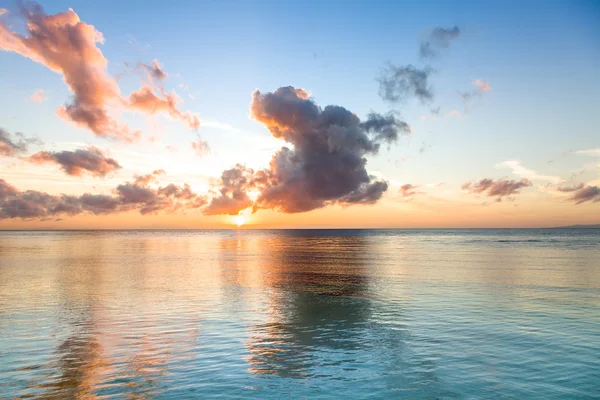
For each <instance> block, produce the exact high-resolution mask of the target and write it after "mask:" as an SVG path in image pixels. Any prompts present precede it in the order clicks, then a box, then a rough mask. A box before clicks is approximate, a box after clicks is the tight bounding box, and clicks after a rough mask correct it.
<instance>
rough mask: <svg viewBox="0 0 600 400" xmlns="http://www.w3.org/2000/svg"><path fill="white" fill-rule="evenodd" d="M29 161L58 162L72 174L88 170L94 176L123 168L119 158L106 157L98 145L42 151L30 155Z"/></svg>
mask: <svg viewBox="0 0 600 400" xmlns="http://www.w3.org/2000/svg"><path fill="white" fill-rule="evenodd" d="M29 161H30V162H32V163H34V164H46V163H53V164H57V165H59V166H60V168H61V169H62V170H63V171H64V172H65V173H66V174H67V175H71V176H82V175H83V174H84V173H85V172H88V173H90V174H91V175H93V176H98V177H103V176H105V175H106V174H108V173H111V172H114V171H116V170H118V169H120V168H121V166H120V165H119V163H118V162H117V160H115V159H113V158H110V157H106V156H105V155H104V153H103V152H102V151H101V150H100V149H98V148H97V147H89V148H87V149H78V150H75V151H68V150H65V151H59V152H50V151H40V152H37V153H35V154H33V155H32V156H31V157H29Z"/></svg>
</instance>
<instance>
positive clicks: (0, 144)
mask: <svg viewBox="0 0 600 400" xmlns="http://www.w3.org/2000/svg"><path fill="white" fill-rule="evenodd" d="M39 143H40V141H39V140H38V139H33V138H26V137H25V135H23V134H22V133H20V132H17V133H15V134H10V133H8V132H7V131H6V130H4V129H2V128H0V156H9V157H13V156H17V155H19V154H22V153H25V152H26V151H27V148H28V146H29V145H30V144H39Z"/></svg>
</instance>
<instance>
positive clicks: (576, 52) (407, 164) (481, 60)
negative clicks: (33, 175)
mask: <svg viewBox="0 0 600 400" xmlns="http://www.w3.org/2000/svg"><path fill="white" fill-rule="evenodd" d="M41 4H42V5H43V6H44V9H45V11H46V13H48V14H54V13H58V12H63V11H65V10H66V9H68V8H73V9H74V10H75V12H76V13H77V14H78V15H79V17H80V18H81V20H82V21H85V22H86V23H88V24H91V25H94V27H95V28H96V29H97V30H99V31H100V32H102V34H103V36H104V39H105V41H104V44H103V45H100V46H99V47H100V49H101V50H102V52H103V54H104V56H105V57H106V58H107V59H108V60H109V68H108V71H109V73H110V74H111V75H113V76H119V75H120V74H122V73H123V72H125V71H126V70H127V68H126V67H125V65H124V63H125V62H127V63H129V64H130V65H135V64H136V63H137V62H139V61H142V62H150V61H151V60H153V59H158V60H159V61H160V62H161V64H162V65H163V67H164V69H165V70H166V71H168V73H169V78H168V80H167V83H166V87H167V88H168V89H169V90H170V89H175V90H177V92H178V94H179V96H180V97H181V98H182V99H184V100H185V102H184V104H183V106H182V108H184V109H185V110H189V111H191V112H194V113H196V114H197V115H198V116H199V117H200V119H201V121H202V122H203V123H204V124H202V125H201V128H200V130H199V131H198V133H199V135H200V136H201V137H202V138H203V139H204V140H207V141H208V142H209V144H210V146H211V149H212V151H211V154H210V155H209V156H207V157H205V158H203V159H197V158H192V157H187V158H186V157H184V156H179V157H177V158H179V162H180V163H181V164H180V166H179V170H180V171H181V174H183V175H186V176H187V175H189V174H190V173H197V174H198V177H197V179H198V180H204V182H205V183H204V184H203V185H204V186H203V187H206V186H207V185H208V183H207V182H208V181H206V179H208V178H209V177H210V176H211V175H216V176H218V172H215V171H219V170H222V169H224V168H227V167H228V165H233V164H235V163H238V162H239V163H245V164H248V165H251V166H253V167H255V168H258V167H260V166H261V165H266V164H267V163H268V161H269V160H270V158H271V154H272V153H273V151H274V149H276V148H278V147H279V146H280V144H281V142H279V141H276V140H275V139H273V138H272V137H271V134H270V133H269V132H268V130H267V129H266V128H265V127H264V126H263V125H261V124H260V123H257V122H256V121H254V120H252V119H250V118H249V111H248V104H249V102H250V96H251V93H252V92H253V91H254V90H255V89H259V90H260V91H261V92H271V91H274V90H275V89H277V88H278V87H281V86H287V85H293V86H295V87H301V88H304V89H306V90H308V91H309V92H310V93H311V95H312V96H313V98H314V100H315V101H316V102H317V103H318V104H319V105H321V106H325V105H328V104H336V105H342V106H344V107H346V108H347V109H349V110H351V111H352V112H354V113H356V114H357V115H358V116H359V117H361V118H364V117H365V116H366V114H367V113H368V112H370V111H372V110H375V111H379V112H386V111H389V110H394V111H398V112H399V113H400V115H401V116H402V118H403V119H404V120H406V121H407V122H408V123H409V124H410V125H411V126H412V129H413V135H411V137H410V138H403V139H401V140H400V141H399V143H397V144H395V145H393V146H392V147H391V148H390V150H389V151H388V150H384V151H382V152H381V153H380V154H379V155H377V156H375V157H370V158H369V162H368V169H369V170H370V171H376V172H377V173H380V174H382V175H383V176H384V177H385V178H386V179H389V180H392V181H394V182H399V183H407V182H417V183H419V184H421V185H423V184H426V183H433V182H448V183H452V184H453V185H455V186H456V185H460V183H462V182H464V181H468V180H476V179H479V178H482V177H493V178H500V177H508V178H519V176H517V175H515V174H513V173H512V172H511V170H510V169H502V168H499V167H498V166H497V164H498V163H501V162H503V161H506V160H517V161H520V162H521V163H522V165H523V166H525V167H527V168H529V169H532V170H535V171H537V172H538V173H539V174H542V175H556V176H560V177H561V178H563V179H565V180H567V179H568V178H569V177H570V175H571V174H572V173H575V172H577V171H579V170H581V169H582V168H586V171H585V172H584V174H585V175H583V177H584V180H586V181H594V180H597V179H598V170H597V167H594V165H593V162H594V161H597V158H594V157H589V156H581V155H573V154H570V155H564V154H563V153H565V152H569V151H573V152H574V151H578V150H586V149H595V148H599V147H600V132H599V128H598V126H599V125H600V124H599V123H600V116H599V115H598V111H597V110H600V96H598V93H600V79H598V71H600V4H599V3H598V2H595V1H587V2H586V1H579V2H558V1H552V2H506V1H502V2H500V1H498V2H475V1H465V2H446V1H443V2H440V1H438V2H435V1H426V2H418V3H417V2H414V3H412V4H402V2H393V1H387V2H352V3H350V2H342V1H328V2H317V1H308V2H275V1H269V2H267V1H260V2H219V1H210V2H204V1H202V2H198V1H187V2H176V3H175V2H154V1H150V2H145V1H144V2H142V1H126V2H123V1H120V2H116V1H103V2H87V1H68V2H67V1H52V2H42V3H41ZM0 7H1V8H6V9H8V10H9V11H13V10H15V9H16V7H15V4H14V3H12V2H5V1H0ZM452 26H458V27H460V29H461V35H460V37H459V38H458V39H457V40H455V41H453V42H452V45H451V46H450V48H449V49H448V50H447V51H444V52H443V53H442V55H441V56H440V57H438V58H437V59H435V60H433V61H432V62H431V66H432V67H433V68H434V69H435V70H436V72H435V73H434V74H433V76H432V78H431V79H432V84H433V88H434V91H435V100H434V102H433V103H432V104H430V105H424V104H422V103H420V102H419V101H418V100H415V99H412V100H409V101H407V102H406V103H403V104H395V105H394V104H393V105H390V104H388V103H386V102H384V101H383V100H382V99H381V98H380V97H379V95H378V82H377V81H376V77H377V76H378V74H379V73H380V71H381V69H382V67H383V66H384V65H385V63H386V62H388V61H389V62H392V63H394V64H399V65H400V64H413V65H415V66H418V67H422V66H424V63H423V62H422V61H421V60H420V59H419V57H418V47H419V40H420V39H421V38H422V37H423V35H425V34H426V32H428V31H429V30H430V29H432V28H434V27H452ZM0 64H1V65H2V70H3V74H1V76H0V90H1V91H2V93H4V95H3V96H1V97H0V119H1V121H2V127H3V128H4V129H6V130H7V131H9V132H16V131H20V132H24V133H26V134H31V135H37V136H39V137H40V138H41V139H42V140H43V141H44V142H45V143H48V144H50V145H51V146H55V147H54V148H55V149H60V148H64V147H65V146H66V145H67V144H69V143H71V144H73V146H75V145H74V144H75V143H78V144H93V145H97V146H101V147H102V146H104V147H105V148H106V147H112V148H113V151H116V152H119V151H123V152H126V151H135V152H137V153H139V154H145V155H148V154H152V153H153V152H155V151H156V149H155V148H154V147H144V146H138V147H132V146H125V145H121V144H111V143H109V142H107V141H106V140H103V139H99V138H97V137H94V136H93V135H92V134H90V133H89V132H86V131H85V130H84V129H82V128H77V127H74V126H73V125H70V124H68V123H67V122H66V121H64V120H62V119H60V118H57V117H56V109H57V108H58V107H59V106H60V105H61V104H63V103H65V102H66V101H68V99H69V97H70V96H71V93H70V92H69V89H68V87H67V86H66V85H65V84H64V83H63V81H62V79H61V77H60V75H58V74H56V73H54V72H52V71H50V70H49V69H47V68H45V67H44V66H42V65H40V64H36V63H33V62H32V61H31V60H29V59H27V58H25V57H22V56H21V55H18V54H15V53H9V52H0ZM476 79H481V80H485V81H487V82H488V83H489V84H490V86H491V87H492V88H493V90H492V91H490V92H486V93H485V94H484V95H483V96H481V98H477V99H474V100H473V104H472V107H471V108H470V110H469V112H468V113H464V106H463V103H462V100H461V98H460V96H459V92H463V91H468V90H472V89H473V84H472V83H473V81H474V80H476ZM118 82H119V86H120V88H121V91H122V92H123V94H127V93H130V92H131V91H133V90H135V89H136V88H137V87H138V86H139V79H138V78H137V77H135V76H131V75H128V76H123V77H121V78H119V80H118ZM180 85H181V86H180ZM40 88H42V89H43V90H44V92H45V93H46V96H47V97H48V101H45V102H43V103H32V102H31V101H30V100H29V99H28V97H29V96H30V95H31V94H32V93H33V92H35V91H36V90H37V89H40ZM192 97H193V98H192ZM436 106H439V107H440V109H441V116H440V117H439V118H437V119H436V120H430V119H426V120H421V118H420V117H421V116H427V115H429V109H430V108H432V107H436ZM452 110H457V111H459V112H460V114H461V115H460V116H459V117H453V118H450V117H444V115H445V114H446V113H449V112H451V111H452ZM124 118H125V119H126V120H127V121H128V122H129V123H131V124H132V125H133V126H136V127H140V128H141V129H147V127H148V123H147V122H146V121H145V119H144V118H143V117H140V116H130V115H128V116H125V117H124ZM156 120H157V121H159V123H160V124H161V125H163V126H164V127H166V128H163V129H162V130H161V134H160V136H161V137H160V142H161V143H162V144H164V145H173V146H177V147H182V148H183V147H185V146H187V143H188V142H189V140H190V138H194V137H195V133H194V132H192V131H190V129H188V128H187V127H185V126H183V125H181V124H177V123H174V122H172V121H168V120H167V119H161V118H160V117H156ZM211 123H213V125H214V123H221V124H229V125H231V126H232V127H233V128H234V129H233V130H229V131H227V130H223V129H217V128H215V127H213V126H211ZM421 150H423V151H421ZM403 159H405V160H404V161H402V160H403ZM160 162H164V163H165V164H166V165H169V164H172V160H171V159H169V157H168V156H165V157H163V158H162V159H161V161H160ZM589 163H592V164H591V167H590V165H589ZM586 165H587V167H586ZM161 166H162V165H161ZM146 167H147V165H145V164H143V165H140V166H139V168H140V171H138V170H136V169H135V168H132V169H130V170H127V171H128V172H135V173H141V172H142V171H141V169H143V168H146ZM594 168H596V169H594ZM190 170H191V171H193V172H189V171H190ZM186 171H187V172H186ZM59 180H62V179H59ZM25 185H27V183H26V182H25ZM198 185H200V184H198ZM200 186H202V185H200ZM56 187H57V188H60V190H63V189H64V187H63V186H60V184H58V183H57V186H56ZM107 187H108V185H107ZM81 190H84V189H81Z"/></svg>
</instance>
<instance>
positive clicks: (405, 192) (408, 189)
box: [400, 183, 419, 197]
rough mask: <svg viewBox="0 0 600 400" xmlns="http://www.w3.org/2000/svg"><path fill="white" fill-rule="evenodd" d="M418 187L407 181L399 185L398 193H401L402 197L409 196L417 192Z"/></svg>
mask: <svg viewBox="0 0 600 400" xmlns="http://www.w3.org/2000/svg"><path fill="white" fill-rule="evenodd" d="M418 188H419V187H418V186H415V185H411V184H410V183H407V184H405V185H402V186H400V194H401V195H402V197H411V196H414V195H415V194H417V193H418V192H417V189H418Z"/></svg>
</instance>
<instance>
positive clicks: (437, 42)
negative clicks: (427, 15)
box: [419, 26, 460, 59]
mask: <svg viewBox="0 0 600 400" xmlns="http://www.w3.org/2000/svg"><path fill="white" fill-rule="evenodd" d="M459 35H460V28H459V27H458V26H454V27H452V28H440V27H437V28H434V29H432V30H431V31H430V32H428V33H427V35H426V36H425V37H424V38H423V39H422V40H421V44H420V46H419V56H420V57H421V58H422V59H431V58H435V57H437V56H439V55H440V52H441V51H443V50H446V49H448V48H449V47H450V44H451V43H452V41H453V40H456V39H457V38H458V37H459Z"/></svg>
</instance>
